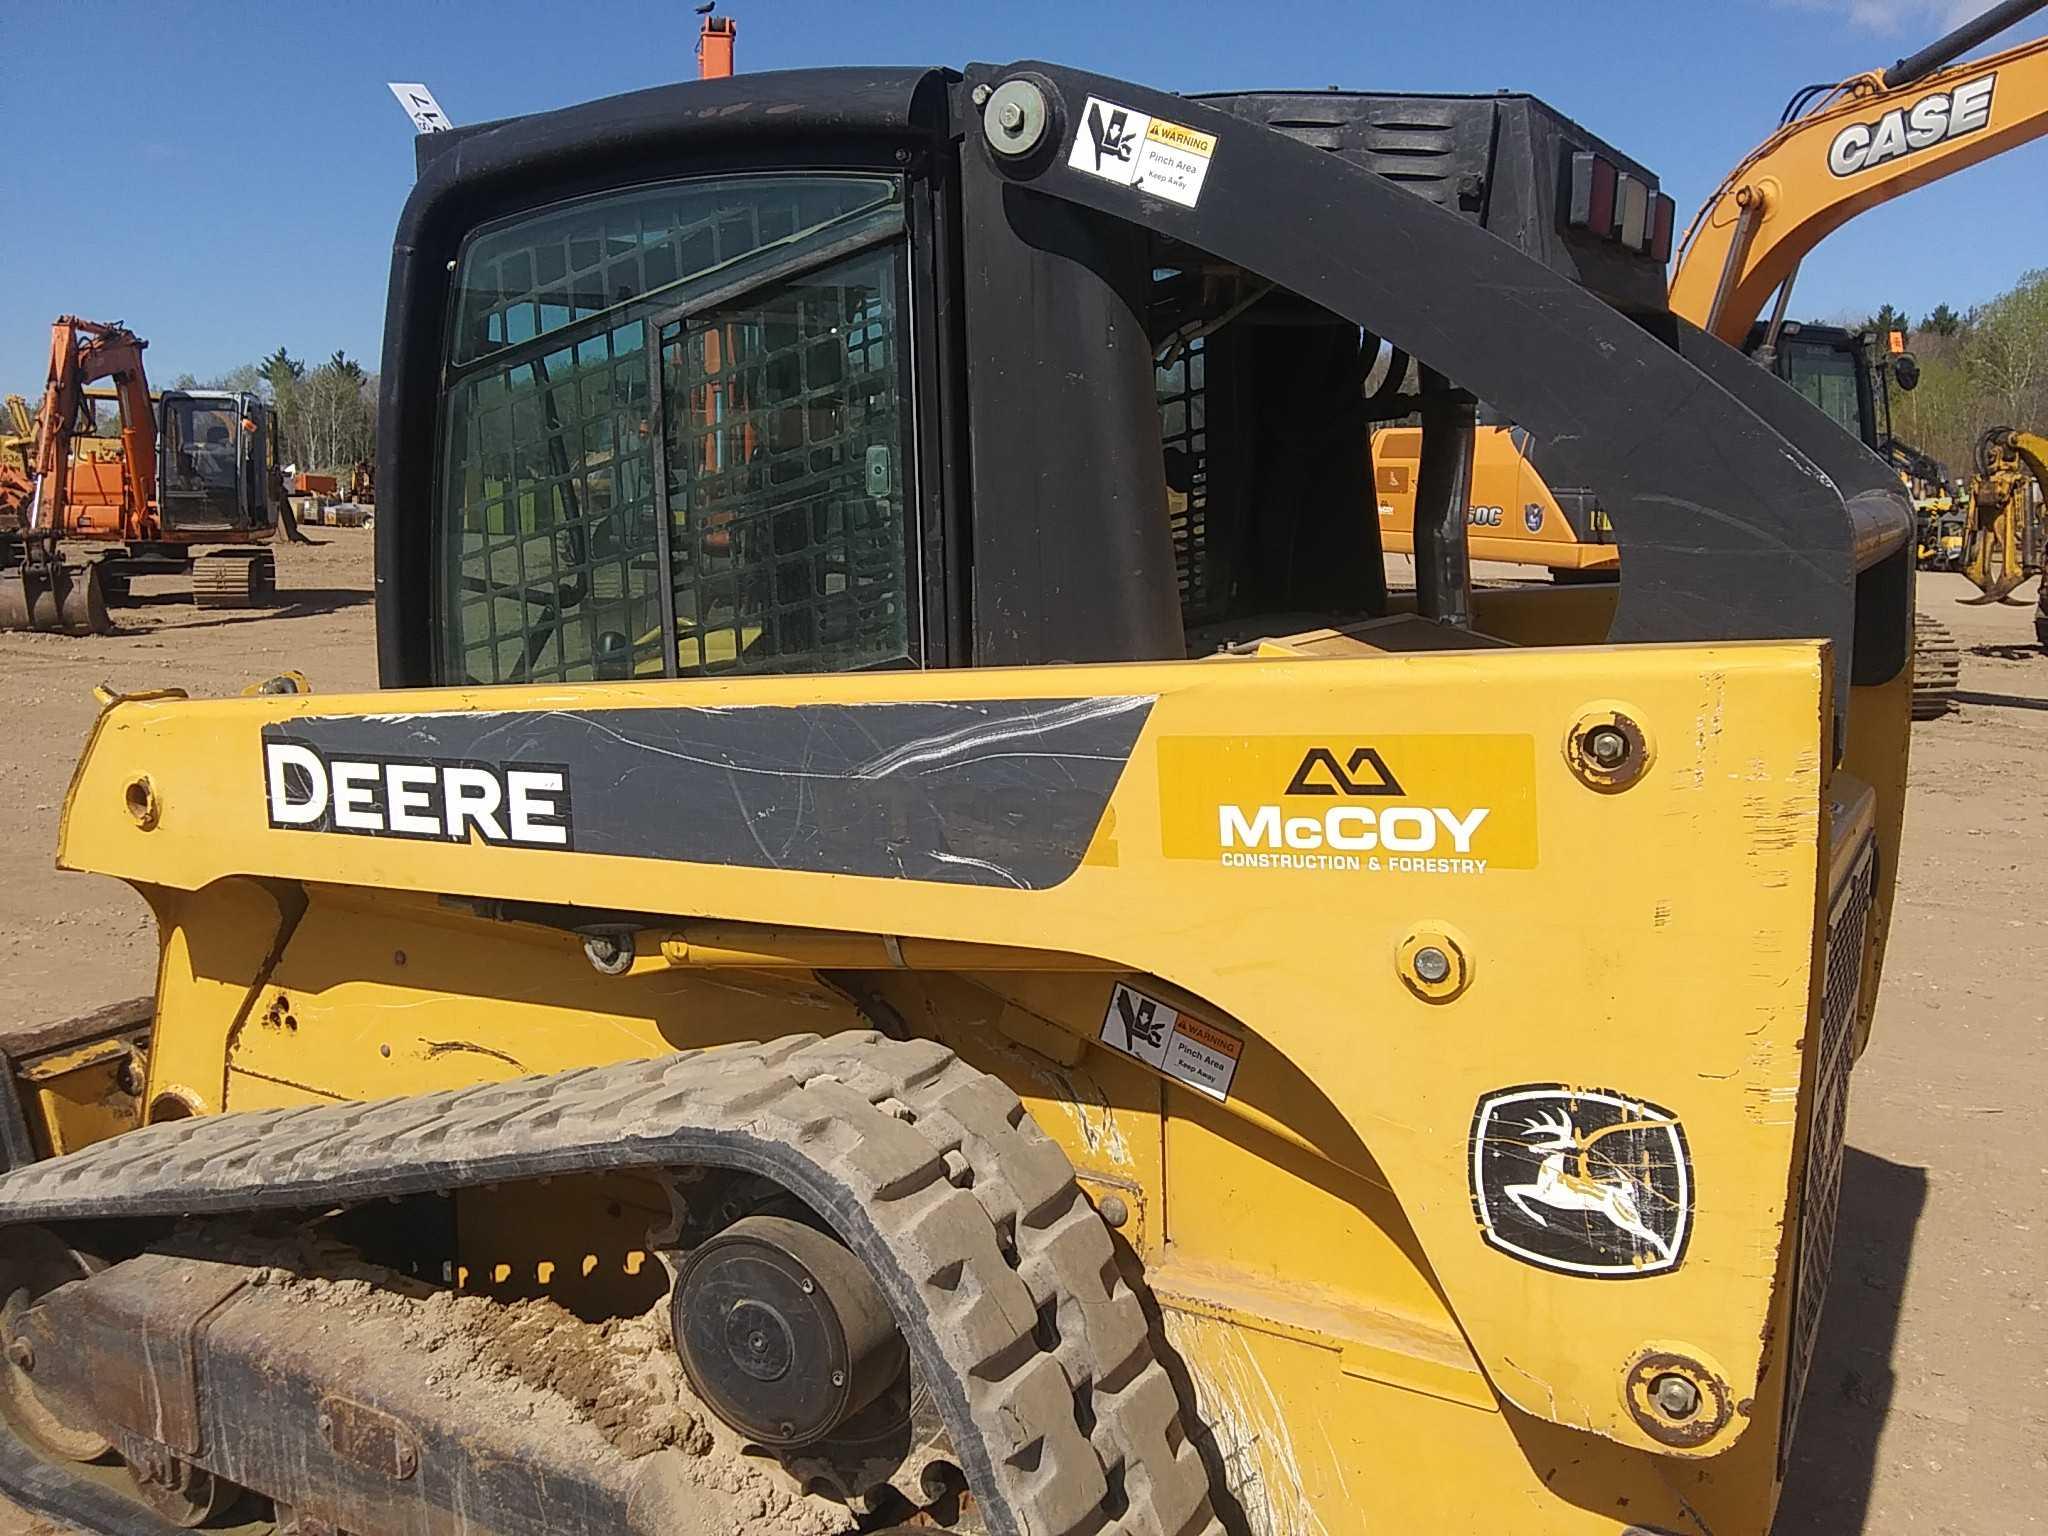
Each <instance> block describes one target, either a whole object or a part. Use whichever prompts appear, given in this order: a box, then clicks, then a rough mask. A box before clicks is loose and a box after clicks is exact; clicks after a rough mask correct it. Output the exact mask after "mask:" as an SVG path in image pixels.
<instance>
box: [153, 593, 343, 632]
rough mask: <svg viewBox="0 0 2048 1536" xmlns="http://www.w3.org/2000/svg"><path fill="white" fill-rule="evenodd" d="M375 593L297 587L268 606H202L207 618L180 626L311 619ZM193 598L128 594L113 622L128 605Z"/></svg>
mask: <svg viewBox="0 0 2048 1536" xmlns="http://www.w3.org/2000/svg"><path fill="white" fill-rule="evenodd" d="M374 601H375V597H374V595H373V594H372V593H369V592H365V591H362V590H361V589H360V588H357V587H296V588H290V589H287V590H285V591H281V592H279V593H278V594H277V602H276V603H275V604H274V605H272V606H271V607H268V608H215V609H205V610H199V609H194V610H193V611H194V612H195V613H198V612H205V613H207V614H208V615H209V617H206V618H194V619H193V620H192V622H191V623H189V624H180V625H177V626H176V627H177V628H179V629H218V628H219V627H220V626H222V625H224V624H252V623H256V622H259V621H261V620H266V619H308V618H312V617H313V616H314V615H316V614H322V613H338V612H340V611H341V610H342V609H344V608H360V607H362V606H363V605H364V604H366V603H370V602H374ZM191 606H192V599H191V597H190V596H189V595H187V594H186V593H183V592H152V593H148V594H144V595H138V596H135V597H131V598H128V599H127V600H126V601H124V602H122V603H120V604H119V605H117V606H116V607H115V608H114V610H113V616H114V623H115V625H116V626H119V625H120V622H121V613H122V611H123V610H124V609H128V608H191Z"/></svg>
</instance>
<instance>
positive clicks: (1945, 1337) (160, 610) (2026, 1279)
mask: <svg viewBox="0 0 2048 1536" xmlns="http://www.w3.org/2000/svg"><path fill="white" fill-rule="evenodd" d="M311 535H312V537H314V538H316V539H318V540H320V541H321V542H320V544H319V545H318V546H317V547H313V548H298V547H292V548H286V549H282V550H280V551H279V583H280V586H281V587H282V588H283V589H284V606H283V607H281V608H280V609H279V610H277V611H275V612H272V613H269V614H266V615H255V614H221V613H214V614H200V613H196V612H194V611H193V610H192V609H191V608H190V607H189V605H187V604H185V603H183V602H182V601H170V600H168V599H165V600H161V601H156V602H150V603H147V604H145V605H144V606H141V607H138V608H130V609H124V610H121V622H122V625H123V630H122V633H120V634H118V635H114V636H108V637H104V638H100V639H92V640H72V639H56V638H50V637H44V636H28V635H0V721H4V722H5V729H4V731H0V782H4V783H5V784H6V786H7V789H6V793H5V795H4V796H0V1029H5V1028H6V1027H8V1026H9V1025H10V1024H13V1023H16V1022H20V1023H32V1022H35V1021H37V1020H40V1019H46V1018H51V1017H58V1016H62V1015H64V1014H67V1013H71V1012H77V1011H83V1010H85V1009H88V1008H92V1007H96V1006H98V1005H100V1004H103V1003H107V1002H112V1001H116V1000H119V999H121V998H125V997H132V996H136V995H138V994H141V993H143V992H146V991H147V990H148V989H149V986H150V984H151V970H152V943H151V932H150V927H149V922H148V916H147V912H146V910H145V908H144V907H143V905H142V903H141V902H140V901H139V900H138V899H136V898H135V896H134V895H133V894H132V893H130V892H129V891H128V890H127V888H126V887H124V886H120V885H117V884H114V883H112V882H108V881H103V880H100V879H98V878H95V877H89V876H80V875H62V874H59V873H58V872H57V871H56V870H55V869H54V868H53V867H52V862H51V859H52V850H53V849H54V847H55V844H56V836H57V818H58V812H59V808H60V805H61V803H62V799H63V794H64V787H65V783H66V780H67V776H68V774H69V772H70V770H71V766H72V764H73V762H74V761H75V759H76V757H77V753H78V749H79V747H80V745H81V743H82V742H83V741H84V738H85V735H86V732H87V730H88V728H89V727H90V725H91V722H92V717H93V714H94V710H95V705H94V703H93V699H92V687H93V685H94V684H95V683H99V682H106V683H108V684H111V685H112V686H113V687H115V688H117V689H120V690H123V691H139V690H142V689H148V688H161V687H169V686H178V687H183V688H186V689H189V690H190V691H192V692H194V693H205V694H227V693H234V692H238V691H240V690H241V689H242V688H243V687H245V686H246V685H248V684H250V683H252V682H257V681H260V680H261V679H263V678H264V677H267V676H270V675H272V674H274V673H276V672H278V671H280V670H283V669H285V668H288V667H295V668H298V669H299V670H302V671H304V672H306V673H307V674H308V675H309V676H310V677H311V679H312V681H313V683H314V685H315V687H316V688H317V689H318V691H320V692H322V693H334V692H341V691H345V690H349V689H355V688H364V687H370V686H373V685H374V682H375V677H376V666H375V661H374V657H373V642H372V618H371V609H370V536H369V535H368V534H367V533H363V532H358V531H353V530H342V529H326V528H321V529H313V530H311ZM1969 590H1970V589H1969V588H1968V587H1967V586H1966V585H1965V584H1964V583H1963V582H1962V581H1961V579H1960V578H1957V577H1952V576H1928V577H1924V578H1923V579H1922V587H1921V606H1922V607H1923V608H1926V609H1928V610H1929V611H1931V612H1933V613H1935V614H1936V615H1937V616H1939V617H1941V618H1942V619H1943V620H1944V621H1946V622H1947V623H1948V624H1949V626H1950V627H1951V628H1952V629H1953V630H1954V631H1955V633H1956V636H1957V638H1958V640H1959V641H1960V643H1961V645H1962V647H1963V676H1962V694H1961V703H1960V706H1959V707H1958V708H1957V709H1956V710H1955V711H1954V712H1953V713H1951V714H1949V715H1948V716H1946V717H1945V718H1943V719H1940V720H1934V721H1929V722H1925V723H1923V724H1921V725H1920V726H1918V727H1916V728H1915V731H1914V742H1913V779H1912V782H1913V793H1912V798H1911V802H1910V805H1909V812H1908V815H1909V821H1908V827H1907V833H1906V846H1905V856H1904V860H1903V864H1902V868H1901V872H1900V906H1899V913H1898V917H1897V920H1896V921H1895V923H1894V925H1893V928H1892V943H1891V954H1890V961H1889V966H1888V969H1887V972H1886V976H1885V980H1884V986H1883V990H1882V992H1881V994H1880V998H1879V1006H1878V1012H1877V1022H1876V1029H1875V1035H1874V1038H1873V1041H1872V1044H1871V1047H1870V1050H1869V1052H1868V1054H1867V1055H1866V1056H1865V1057H1864V1059H1863V1061H1862V1063H1861V1065H1860V1066H1859V1067H1858V1070H1857V1074H1856V1078H1855V1086H1854V1097H1853V1100H1852V1106H1851V1114H1850V1142H1851V1149H1850V1151H1849V1154H1848V1161H1847V1166H1846V1169H1845V1172H1844V1180H1843V1196H1842V1199H1843V1211H1842V1234H1843V1236H1842V1240H1841V1243H1840V1245H1839V1246H1838V1249H1837V1252H1836V1262H1835V1273H1834V1277H1833V1284H1832V1288H1831V1291H1830V1294H1829V1300H1828V1304H1827V1311H1826V1315H1825V1321H1824V1323H1823V1327H1822V1335H1821V1340H1820V1344H1819V1351H1818V1357H1817V1359H1816V1361H1815V1364H1814V1369H1813V1377H1812V1384H1811V1387H1810V1389H1809V1392H1808V1396H1807V1400H1806V1407H1805V1412H1804V1417H1803V1420H1802V1423H1801V1428H1800V1433H1799V1440H1798V1444H1797V1445H1796V1447H1795V1448H1794V1452H1793V1457H1792V1466H1791V1472H1790V1476H1789V1479H1788V1482H1787V1486H1786V1491H1785V1497H1784V1502H1783V1506H1782V1509H1781V1513H1780V1517H1779V1521H1778V1525H1777V1531H1778V1532H1779V1533H1780V1536H2029V1533H2035V1532H2048V1285H2044V1282H2043V1276H2042V1270H2043V1268H2044V1266H2048V1146H2044V1142H2043V1132H2044V1129H2048V1112H2044V1109H2043V1104H2044V1101H2048V1045H2044V1037H2048V942H2044V941H2048V901H2044V900H2043V895H2044V892H2048V882H2044V877H2043V874H2042V872H2043V871H2044V870H2048V657H2044V656H2043V655H2042V654H2041V652H2040V651H2039V650H2038V649H2037V648H2036V647H2035V646H2034V645H2033V644H2032V640H2033V633H2032V623H2031V617H2032V616H2031V611H2030V607H2029V608H2028V609H2021V608H2006V607H1990V608H1969V607H1963V606H1960V605H1959V604H1958V603H1957V602H1956V601H1955V600H1956V599H1957V598H1958V597H1962V596H1965V595H1967V594H1968V593H1969ZM31 1531H32V1532H34V1533H35V1536H54V1531H55V1528H53V1527H51V1526H49V1525H47V1524H45V1523H43V1522H31V1521H29V1520H27V1519H26V1518H25V1517H22V1516H19V1515H10V1514H9V1513H7V1512H6V1511H4V1510H0V1536H23V1533H27V1532H31Z"/></svg>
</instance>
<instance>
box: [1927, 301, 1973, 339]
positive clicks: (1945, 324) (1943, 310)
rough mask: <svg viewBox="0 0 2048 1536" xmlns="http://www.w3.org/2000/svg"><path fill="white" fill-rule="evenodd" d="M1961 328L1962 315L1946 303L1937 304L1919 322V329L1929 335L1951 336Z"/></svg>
mask: <svg viewBox="0 0 2048 1536" xmlns="http://www.w3.org/2000/svg"><path fill="white" fill-rule="evenodd" d="M1962 328H1963V317H1962V316H1961V315H1959V314H1957V313H1956V312H1955V311H1954V310H1952V309H1950V308H1949V307H1948V306H1947V305H1946V304H1937V305H1935V306H1934V308H1933V309H1932V310H1931V311H1929V312H1928V315H1927V318H1926V319H1924V320H1922V321H1921V322H1920V329H1921V330H1923V331H1925V332H1926V333H1927V334H1929V335H1931V336H1953V335H1955V334H1956V332H1958V331H1960V330H1961V329H1962Z"/></svg>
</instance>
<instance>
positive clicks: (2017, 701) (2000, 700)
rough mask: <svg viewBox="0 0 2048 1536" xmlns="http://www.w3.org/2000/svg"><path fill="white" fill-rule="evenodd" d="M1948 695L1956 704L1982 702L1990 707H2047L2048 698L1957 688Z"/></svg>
mask: <svg viewBox="0 0 2048 1536" xmlns="http://www.w3.org/2000/svg"><path fill="white" fill-rule="evenodd" d="M1949 697H1950V698H1952V699H1954V700H1955V701H1956V702H1957V703H1958V704H1984V705H1988V706H1989V707H1990V708H1992V709H2048V699H2036V698H2030V697H2029V696H2028V695H2026V694H2024V693H1972V692H1970V691H1969V690H1968V689H1965V688H1959V689H1957V690H1956V691H1955V692H1954V693H1952V694H1950V695H1949Z"/></svg>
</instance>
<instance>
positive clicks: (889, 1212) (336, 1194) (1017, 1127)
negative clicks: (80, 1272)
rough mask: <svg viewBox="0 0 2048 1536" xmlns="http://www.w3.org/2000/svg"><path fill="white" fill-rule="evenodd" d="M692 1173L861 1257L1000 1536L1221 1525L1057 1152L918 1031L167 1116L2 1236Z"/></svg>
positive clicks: (1, 1203) (13, 1210) (49, 1179)
mask: <svg viewBox="0 0 2048 1536" xmlns="http://www.w3.org/2000/svg"><path fill="white" fill-rule="evenodd" d="M704 1166H711V1167H723V1168H732V1169H739V1170H743V1171H746V1172H750V1173H757V1174H762V1175H765V1176H767V1177H769V1178H771V1179H774V1180H776V1181H777V1182H778V1183H780V1184H782V1185H783V1186H785V1187H786V1188H789V1189H791V1190H793V1191H795V1192H796V1193H797V1194H798V1195H799V1196H801V1197H802V1198H803V1199H804V1200H806V1201H807V1202H808V1203H809V1204H810V1205H811V1206H812V1207H813V1208H814V1209H815V1210H817V1211H818V1212H819V1213H820V1214H821V1215H823V1216H824V1217H825V1218H826V1219H827V1220H828V1221H829V1222H830V1223H831V1224H832V1226H833V1227H834V1228H835V1229H836V1230H837V1231H838V1233H839V1234H840V1236H841V1237H842V1238H843V1239H844V1240H845V1241H846V1242H847V1243H848V1244H849V1245H850V1246H851V1247H852V1248H853V1250H854V1251H855V1252H856V1253H857V1254H858V1255H859V1256H860V1257H861V1259H862V1260H863V1261H864V1262H865V1263H866V1264H867V1265H868V1267H869V1269H870V1270H871V1271H872V1272H873V1273H874V1275H875V1277H876V1279H877V1281H878V1283H879V1284H880V1285H881V1287H882V1290H883V1292H884V1294H885V1295H886V1296H887V1297H888V1298H889V1301H890V1304H891V1306H892V1308H893V1309H894V1311H895V1313H896V1316H897V1318H898V1320H899V1322H900V1323H901V1324H902V1326H903V1331H904V1335H905V1337H906V1338H907V1339H908V1340H909V1342H910V1345H911V1348H912V1349H913V1350H914V1351H915V1352H916V1354H917V1357H918V1363H919V1365H920V1367H921V1368H922V1370H923V1371H924V1374H925V1376H926V1378H927V1379H928V1381H929V1382H930V1383H931V1384H932V1386H933V1388H934V1390H935V1391H936V1393H937V1395H938V1397H939V1399H940V1406H941V1408H942V1410H943V1412H944V1418H945V1423H946V1428H947V1430H948V1431H949V1433H950V1435H951V1438H952V1442H953V1449H954V1452H955V1454H956V1456H957V1457H958V1459H959V1460H960V1462H961V1465H962V1470H963V1471H965V1472H966V1474H967V1478H968V1482H969V1485H970V1487H971V1488H972V1490H973V1492H974V1494H975V1497H976V1499H977V1500H978V1501H979V1504H980V1508H981V1510H982V1513H983V1517H984V1518H985V1520H986V1521H987V1524H988V1527H989V1529H990V1530H991V1531H992V1532H994V1533H997V1536H1096V1533H1117V1536H1196V1533H1204V1536H1210V1533H1214V1536H1220V1533H1221V1529H1222V1528H1221V1526H1220V1525H1219V1524H1218V1522H1217V1520H1216V1517H1215V1515H1214V1513H1213V1510H1212V1508H1211V1505H1210V1501H1209V1485H1208V1479H1207V1475H1206V1473H1205V1471H1204V1469H1203V1465H1202V1462H1201V1459H1200V1456H1199V1454H1198V1452H1197V1451H1196V1449H1195V1446H1194V1443H1193V1441H1192V1440H1191V1439H1190V1437H1189V1436H1188V1435H1187V1434H1186V1433H1185V1432H1184V1431H1183V1428H1182V1426H1181V1424H1180V1423H1179V1422H1178V1419H1179V1403H1178V1401H1177V1399H1176V1396H1175V1393H1174V1389H1173V1385H1172V1383H1171V1381H1170V1380H1169V1379H1168V1377H1167V1373H1166V1371H1165V1368H1164V1367H1163V1366H1162V1365H1161V1364H1160V1363H1159V1362H1158V1360H1157V1359H1155V1358H1154V1356H1153V1353H1152V1347H1151V1343H1150V1339H1149V1337H1148V1334H1147V1330H1146V1323H1145V1317H1144V1313H1143V1310H1142V1308H1141V1307H1140V1304H1139V1301H1138V1298H1137V1296H1136V1294H1135V1293H1134V1292H1133V1291H1132V1290H1131V1288H1130V1286H1129V1285H1128V1284H1127V1283H1125V1281H1124V1280H1123V1278H1122V1277H1121V1275H1120V1274H1119V1273H1118V1270H1117V1267H1116V1261H1115V1256H1114V1253H1113V1251H1112V1248H1111V1243H1110V1237H1109V1232H1108V1229H1107V1228H1106V1227H1105V1226H1104V1225H1103V1224H1102V1221H1101V1219H1100V1218H1099V1217H1098V1216H1097V1215H1096V1214H1095V1211H1094V1209H1093V1207H1091V1206H1090V1205H1089V1204H1088V1202H1087V1200H1086V1199H1085V1197H1083V1195H1082V1194H1081V1192H1080V1190H1079V1188H1078V1186H1077V1185H1076V1184H1075V1182H1074V1170H1073V1167H1072V1165H1071V1164H1070V1163H1069V1162H1068V1161H1067V1158H1066V1155H1065V1153H1063V1152H1061V1151H1060V1149H1059V1147H1058V1146H1057V1144H1055V1143H1054V1142H1053V1141H1052V1140H1051V1139H1050V1138H1048V1137H1047V1136H1046V1135H1045V1133H1044V1132H1043V1131H1042V1130H1040V1129H1039V1127H1038V1125H1037V1123H1036V1122H1035V1121H1034V1120H1033V1119H1032V1118H1031V1117H1030V1115H1029V1114H1028V1113H1027V1112H1026V1111H1025V1110H1024V1108H1023V1106H1022V1105H1021V1104H1020V1103H1019V1102H1018V1100H1017V1097H1016V1095H1015V1094H1013V1093H1011V1092H1010V1090H1009V1089H1008V1088H1007V1087H1005V1086H1004V1085H1003V1084H1002V1082H1001V1081H1000V1080H998V1079H996V1078H993V1077H990V1076H988V1075H987V1074H985V1073H982V1072H979V1071H976V1070H975V1069H974V1068H972V1067H970V1066H968V1065H967V1064H966V1063H965V1062H962V1061H961V1060H959V1059H958V1058H957V1057H956V1056H954V1055H953V1054H952V1052H950V1051H948V1050H946V1049H945V1048H944V1047H942V1046H940V1045H937V1044H935V1043H933V1042H930V1041H901V1042H899V1041H892V1040H888V1039H886V1038H884V1037H883V1036H881V1035H878V1034H849V1035H838V1036H833V1037H831V1038H829V1039H825V1040H819V1039H818V1038H816V1037H815V1036H800V1037H795V1038H791V1039H786V1040H781V1041H777V1042H773V1043H770V1044H766V1045H743V1046H729V1047H721V1048H718V1049H713V1050H707V1051H693V1052H687V1053H684V1054H680V1055H675V1056H667V1057H660V1058H657V1059H655V1060H652V1061H644V1062H629V1063H623V1064H619V1065H615V1066H602V1067H585V1068H581V1069H579V1070H576V1071H572V1072H566V1073H561V1074H558V1075H555V1076H551V1077H530V1078H520V1079H515V1080H513V1081H510V1082H504V1083H493V1084H485V1085H482V1086H479V1087H474V1088H466V1089H459V1090H454V1091H449V1092H442V1093H435V1094H427V1095H421V1096H418V1097H413V1098H402V1099H386V1100H382V1101H379V1102H376V1103H369V1104H338V1105H331V1106H325V1105H323V1106H318V1107H312V1108H301V1109H286V1110H264V1111H256V1112H250V1113H243V1114H221V1115H209V1116H201V1117H197V1118H194V1119H189V1120H179V1121H172V1122H168V1123H165V1124H161V1125H154V1126H148V1127H145V1128H143V1129H141V1130H137V1131H131V1132H128V1133H127V1134H125V1135H121V1136H117V1137H114V1138H113V1139H111V1140H108V1141H104V1142H100V1143H98V1144H96V1145H94V1146H91V1147H87V1148H84V1149H83V1150H81V1151H78V1152H74V1153H71V1154H69V1155H68V1156H65V1157H60V1158H53V1159H50V1160H48V1161H45V1162H41V1163H35V1164H31V1165H30V1166H28V1167H26V1168H22V1169H19V1170H17V1171H15V1172H14V1173H11V1174H9V1175H7V1176H6V1177H5V1178H4V1179H0V1225H11V1224H14V1223H18V1222H62V1221H75V1220H88V1219H90V1220H107V1219H126V1218H137V1217H152V1216H154V1217H161V1216H206V1215H216V1214H224V1213H234V1212H246V1211H254V1210H278V1209H294V1208H303V1207H308V1206H326V1205H333V1204H346V1203H349V1202H353V1201H363V1200H372V1199H380V1198H383V1197H386V1196H403V1195H410V1194H424V1193H429V1192H432V1191H436V1190H446V1189H453V1188H459V1187H465V1186H474V1185H479V1184H485V1183H503V1182H510V1181H515V1180H521V1179H531V1178H539V1177H544V1176H548V1175H553V1174H569V1173H579V1172H594V1171H602V1170H607V1169H616V1168H687V1167H704ZM4 1470H5V1469H4V1466H0V1473H4Z"/></svg>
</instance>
